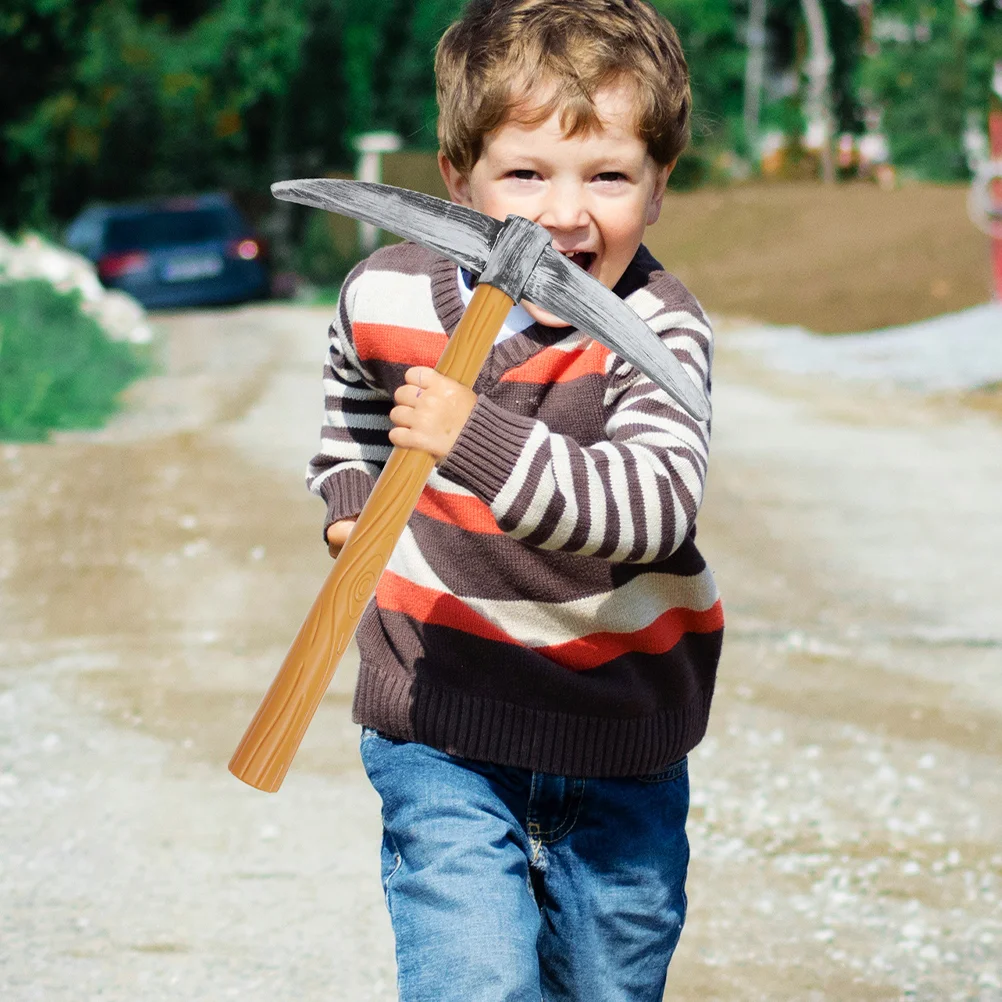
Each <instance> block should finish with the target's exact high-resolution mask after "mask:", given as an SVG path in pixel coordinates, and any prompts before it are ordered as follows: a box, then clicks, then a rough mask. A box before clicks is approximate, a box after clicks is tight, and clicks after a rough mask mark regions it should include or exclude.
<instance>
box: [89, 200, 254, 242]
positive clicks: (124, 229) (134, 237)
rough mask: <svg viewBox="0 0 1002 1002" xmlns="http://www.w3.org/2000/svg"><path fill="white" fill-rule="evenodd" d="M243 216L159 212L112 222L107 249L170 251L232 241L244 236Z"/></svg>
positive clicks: (218, 212) (219, 212) (206, 211)
mask: <svg viewBox="0 0 1002 1002" xmlns="http://www.w3.org/2000/svg"><path fill="white" fill-rule="evenodd" d="M244 233H245V227H243V226H242V225H241V220H240V217H239V215H238V214H237V213H236V212H234V211H233V210H232V209H226V208H210V209H188V210H179V211H164V210H158V211H154V212H147V213H144V214H143V215H141V216H140V215H137V216H126V217H119V218H118V219H110V220H109V221H108V232H107V249H108V250H109V251H119V250H131V249H133V248H137V247H166V246H170V245H172V244H194V243H202V242H204V241H207V240H232V239H234V238H235V237H239V236H242V235H244Z"/></svg>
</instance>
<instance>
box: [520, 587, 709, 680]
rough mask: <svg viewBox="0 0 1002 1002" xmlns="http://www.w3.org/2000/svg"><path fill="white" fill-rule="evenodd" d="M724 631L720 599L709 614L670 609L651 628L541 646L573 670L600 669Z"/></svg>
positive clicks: (542, 652) (694, 610) (547, 654)
mask: <svg viewBox="0 0 1002 1002" xmlns="http://www.w3.org/2000/svg"><path fill="white" fill-rule="evenodd" d="M723 628H724V608H723V606H722V605H721V603H720V600H719V599H718V600H717V601H716V602H715V603H714V604H713V605H712V606H711V607H710V608H709V609H707V610H706V611H705V612H700V611H698V610H697V609H669V610H668V611H667V612H665V613H662V615H660V616H658V618H657V619H655V620H654V622H653V623H651V624H650V626H647V627H644V629H642V630H636V631H635V632H633V633H591V634H589V635H588V636H586V637H580V638H579V639H577V640H569V641H568V642H567V643H565V644H554V645H553V646H552V647H537V648H536V650H537V651H538V652H539V653H540V654H542V655H543V656H544V657H547V658H549V659H550V660H551V661H555V662H556V663H557V664H558V665H563V666H564V667H565V668H570V669H571V670H572V671H584V670H586V669H588V668H597V667H598V666H599V665H602V664H605V663H606V662H607V661H612V660H613V658H618V657H621V656H622V655H623V654H631V653H637V654H666V653H667V652H668V651H670V650H671V649H672V648H673V647H674V646H675V645H676V644H677V643H678V642H679V641H680V640H681V639H682V637H683V636H684V635H685V634H686V633H714V632H715V631H717V630H722V629H723Z"/></svg>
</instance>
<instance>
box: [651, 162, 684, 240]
mask: <svg viewBox="0 0 1002 1002" xmlns="http://www.w3.org/2000/svg"><path fill="white" fill-rule="evenodd" d="M677 163H678V157H675V159H674V160H672V162H671V163H670V164H667V165H665V166H664V167H662V168H661V169H660V170H659V171H658V176H657V178H656V180H655V181H654V194H653V195H652V196H651V204H650V205H649V206H648V209H647V225H648V226H652V225H653V224H654V223H656V222H657V221H658V219H659V217H660V216H661V205H662V203H663V202H664V200H665V188H666V186H667V184H668V178H670V177H671V172H672V171H673V170H674V169H675V164H677Z"/></svg>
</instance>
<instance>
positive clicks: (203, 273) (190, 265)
mask: <svg viewBox="0 0 1002 1002" xmlns="http://www.w3.org/2000/svg"><path fill="white" fill-rule="evenodd" d="M222 270H223V259H222V258H221V257H220V256H219V255H218V254H202V255H199V256H198V257H176V258H172V259H171V260H170V261H168V262H167V264H166V266H165V267H164V281H166V282H192V281H194V280H195V279H198V278H213V277H214V276H216V275H218V274H220V273H221V272H222Z"/></svg>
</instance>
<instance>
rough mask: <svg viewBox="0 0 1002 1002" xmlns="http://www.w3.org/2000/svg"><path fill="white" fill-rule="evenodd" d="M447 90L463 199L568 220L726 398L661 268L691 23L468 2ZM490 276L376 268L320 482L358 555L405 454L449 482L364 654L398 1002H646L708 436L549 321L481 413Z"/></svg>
mask: <svg viewBox="0 0 1002 1002" xmlns="http://www.w3.org/2000/svg"><path fill="white" fill-rule="evenodd" d="M435 70H436V79H437V85H438V99H439V107H440V113H441V115H440V122H439V138H440V142H441V153H440V156H439V163H440V167H441V170H442V175H443V177H444V179H445V183H446V185H447V187H448V190H449V193H450V196H451V197H452V199H453V200H454V201H456V202H459V203H462V204H464V205H468V206H472V207H473V208H475V209H478V210H480V211H482V212H486V213H488V214H490V215H492V216H495V217H497V218H499V219H504V218H505V216H506V215H507V214H508V213H515V214H518V215H522V216H525V217H527V218H528V219H531V220H533V221H535V222H537V223H539V224H540V225H542V226H544V227H546V228H547V229H548V230H549V232H550V233H551V234H552V238H553V245H554V247H556V248H557V249H558V250H560V251H562V252H564V253H565V254H567V255H569V256H570V257H571V258H572V259H573V260H574V261H575V262H576V263H577V264H578V265H580V266H581V267H582V268H585V269H587V270H588V271H589V272H590V273H591V274H593V275H594V276H595V277H596V278H597V279H598V280H599V281H601V282H602V283H603V284H605V285H606V286H608V287H609V288H613V289H615V291H616V292H617V294H619V295H620V296H622V297H624V298H626V299H628V300H629V302H630V304H631V305H632V306H633V307H634V309H636V310H637V312H639V313H640V314H641V315H642V316H643V317H644V319H645V320H647V322H648V323H649V324H650V326H651V327H652V329H653V330H654V331H656V332H658V334H659V335H660V336H661V337H662V338H663V339H664V340H665V341H666V343H667V344H668V345H669V346H670V347H671V348H672V349H673V350H674V352H675V354H676V356H677V357H678V358H679V360H680V361H681V362H682V363H683V364H684V365H685V366H686V368H687V370H688V371H689V373H690V375H691V377H692V379H693V380H694V382H695V383H696V385H697V386H700V387H702V389H703V391H704V393H706V394H707V395H708V394H709V388H710V371H709V367H710V356H711V347H710V339H711V335H710V330H709V327H708V324H707V321H706V318H705V317H704V316H703V313H702V311H701V310H700V308H699V305H698V304H697V303H696V301H695V300H694V299H693V297H692V296H691V295H690V294H689V293H688V292H687V291H686V290H685V289H684V288H683V287H682V285H681V284H680V283H679V282H678V281H677V280H676V279H674V278H672V277H671V276H669V275H666V274H665V273H664V271H663V270H662V269H661V267H660V266H659V265H658V264H657V262H656V261H654V259H653V258H652V257H651V256H650V254H649V253H648V252H647V250H646V249H645V248H644V247H643V246H642V245H641V238H642V235H643V232H644V229H645V227H646V226H647V225H649V224H651V223H653V222H654V221H655V220H656V219H657V218H658V214H659V212H660V209H661V203H662V198H663V196H664V189H665V183H666V181H667V179H668V175H669V174H670V173H671V169H672V167H673V165H674V162H675V160H676V159H677V157H678V155H679V153H680V152H681V150H682V149H683V147H684V145H685V143H686V140H687V130H688V117H689V108H690V96H689V85H688V72H687V68H686V64H685V60H684V58H683V56H682V52H681V49H680V47H679V43H678V39H677V36H676V35H675V32H674V30H673V29H672V28H671V26H670V25H669V24H668V23H667V22H666V21H664V20H663V19H661V18H660V17H659V16H658V15H657V14H656V13H655V12H654V10H653V9H652V8H651V7H650V6H649V5H648V4H646V3H645V2H643V0H494V2H490V0H475V2H473V3H471V4H470V5H469V6H468V7H467V8H466V10H465V12H464V14H463V16H462V18H461V20H460V21H458V22H457V23H456V24H454V25H453V26H452V27H451V28H450V29H449V30H448V31H447V32H446V34H445V35H444V37H443V39H442V41H441V43H440V45H439V49H438V53H437V56H436V64H435ZM473 283H474V279H473V277H472V276H469V275H464V274H463V273H462V272H461V271H460V270H459V269H457V268H456V266H455V265H453V264H452V263H450V262H449V261H447V260H446V259H444V258H441V257H438V256H436V255H434V254H433V253H431V252H430V251H426V250H424V249H423V248H420V247H416V246H414V245H412V244H399V245H396V246H392V247H388V248H385V249H383V250H381V251H378V252H377V253H376V254H374V255H372V257H370V258H369V259H368V260H366V261H364V262H362V264H360V265H359V266H358V267H357V268H356V269H355V270H354V271H353V272H352V274H351V275H350V276H349V277H348V280H347V281H346V282H345V286H344V290H343V293H342V298H341V302H340V304H339V311H338V316H337V318H336V319H335V321H334V323H333V324H332V326H331V331H330V339H331V346H330V356H329V361H328V364H327V367H326V369H325V389H326V406H327V422H326V424H325V427H324V429H323V433H322V443H323V444H322V450H321V452H320V454H319V455H317V456H316V457H314V459H313V460H312V462H311V465H310V469H309V475H308V480H309V485H310V488H311V489H312V490H313V491H314V492H316V493H317V494H319V495H320V496H321V497H323V498H324V500H325V501H326V502H327V519H326V523H325V535H326V539H327V541H328V545H329V547H330V550H331V554H332V555H336V554H337V552H338V550H339V549H340V547H341V546H342V545H343V544H344V542H345V540H346V539H347V535H348V532H349V531H350V529H351V525H352V522H353V519H354V516H356V515H357V514H358V512H359V511H360V510H361V507H362V505H363V503H364V501H365V499H366V496H367V495H368V492H369V490H370V489H371V486H372V483H373V482H374V479H375V477H376V476H378V474H379V472H380V469H381V465H382V463H383V462H384V461H385V460H386V458H387V456H388V455H389V451H390V445H391V444H392V445H396V446H402V447H405V448H413V449H423V450H426V451H428V452H430V453H431V454H432V455H434V456H435V458H436V461H437V467H436V470H435V471H434V472H433V474H432V476H431V478H430V480H429V483H428V486H427V488H426V489H425V491H424V493H423V495H422V497H421V500H420V502H419V504H418V507H417V510H416V512H415V514H414V516H413V517H412V519H411V521H410V523H409V525H408V528H407V529H406V530H405V531H404V534H403V536H402V538H401V540H400V542H399V544H398V546H397V549H396V550H395V552H394V555H393V557H392V559H391V561H390V563H389V566H388V568H387V570H386V572H385V573H384V575H383V577H382V579H381V581H380V583H379V586H378V589H377V591H376V597H375V602H373V603H372V604H370V606H369V608H368V609H367V611H366V613H365V616H364V618H363V620H362V623H361V625H360V627H359V631H358V635H357V640H358V646H359V651H360V653H361V668H360V674H359V680H358V686H357V689H356V693H355V704H354V719H355V720H356V721H357V722H359V723H361V724H362V725H363V734H362V744H361V748H362V760H363V763H364V765H365V768H366V771H367V773H368V775H369V778H370V780H371V781H372V783H373V785H374V786H375V788H376V790H377V791H378V792H379V794H380V796H381V798H382V801H383V825H384V838H383V849H382V869H383V885H384V890H385V895H386V902H387V906H388V908H389V910H390V914H391V918H392V922H393V929H394V935H395V938H396V949H397V967H398V982H399V992H400V999H401V1000H402V1002H452V1000H455V1002H480V1000H483V1002H487V1000H490V1002H499V1000H513V1002H514V1000H518V1002H522V1000H525V1002H528V1000H532V1002H539V1000H540V998H541V997H542V998H544V999H546V1000H548V1002H549V1000H571V999H574V1000H579V1002H606V1000H616V1002H618V1000H622V1002H627V1000H629V1002H648V1000H649V1002H654V1000H657V999H660V998H661V995H662V992H663V990H664V985H665V978H666V971H667V966H668V962H669V960H670V958H671V954H672V951H673V950H674V947H675V944H676V942H677V940H678V936H679V933H680V931H681V927H682V922H683V919H684V915H685V900H686V899H685V892H684V882H685V873H686V867H687V864H688V855H689V850H688V842H687V840H686V836H685V818H686V813H687V810H688V778H687V773H686V754H687V753H688V752H689V750H690V749H691V748H692V747H694V746H695V745H696V744H697V743H698V741H699V740H700V739H701V738H702V736H703V733H704V732H705V729H706V720H707V715H708V712H709V704H710V698H711V695H712V691H713V683H714V677H715V671H716V664H717V659H718V656H719V652H720V644H721V638H722V633H723V621H722V616H721V611H720V603H719V600H718V597H717V592H716V588H715V586H714V583H713V578H712V575H711V574H710V572H709V570H708V568H707V566H706V564H705V562H704V561H703V559H702V557H701V556H700V554H699V552H698V551H697V549H696V546H695V543H694V535H695V527H694V520H695V515H696V510H697V508H698V506H699V502H700V499H701V496H702V487H703V480H704V477H705V473H706V461H707V445H708V436H709V428H708V425H706V424H700V423H698V422H695V421H693V420H692V419H691V418H689V417H688V416H687V415H686V414H685V413H684V412H683V411H682V410H681V409H680V408H679V407H678V406H677V405H675V404H674V403H673V402H672V401H670V399H669V398H668V397H667V396H666V395H665V394H664V393H663V392H662V391H661V390H659V389H658V388H657V387H655V386H654V384H653V383H651V382H650V381H649V380H648V379H647V378H646V377H645V376H643V375H642V374H641V373H638V372H637V371H636V370H634V369H633V368H632V367H631V366H629V365H627V364H625V363H624V362H623V360H622V359H619V358H617V357H616V356H615V355H614V354H613V353H612V352H610V351H609V350H608V349H606V348H605V347H603V346H602V345H600V344H598V343H597V342H594V341H592V340H591V339H589V338H587V337H585V336H583V335H581V334H580V333H578V332H577V331H575V330H572V329H570V328H569V327H568V326H567V325H566V324H564V323H563V321H561V320H560V319H559V318H558V317H554V316H551V315H549V314H547V313H545V312H543V311H541V310H539V309H537V308H536V307H534V306H531V305H528V304H522V305H520V306H516V307H515V308H514V309H513V310H512V311H511V314H510V315H509V317H508V319H507V322H506V325H505V327H504V329H503V330H502V332H501V334H500V335H499V337H498V340H497V343H496V344H495V346H494V348H493V349H492V353H491V355H490V357H489V359H488V361H487V363H486V364H485V366H484V370H483V372H482V373H481V375H480V377H479V378H478V380H477V382H476V384H475V385H474V387H473V389H472V390H469V389H466V388H464V387H462V386H461V385H459V384H458V383H455V382H453V381H452V380H449V379H448V378H446V377H444V376H441V375H439V374H438V373H437V372H435V371H434V370H433V368H432V366H434V364H435V362H436V360H437V358H438V356H439V354H440V353H441V351H442V349H443V347H444V345H445V343H446V341H447V336H448V335H447V332H449V331H451V330H453V329H454V328H455V326H456V324H457V322H458V320H459V317H460V316H461V314H462V312H463V309H464V305H465V303H466V302H467V301H468V300H469V299H470V298H471V296H472V291H471V287H472V285H473Z"/></svg>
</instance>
